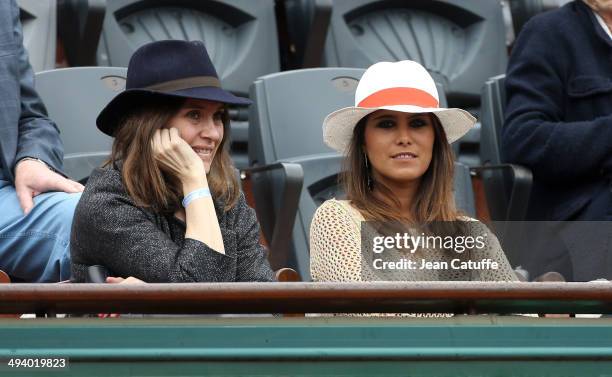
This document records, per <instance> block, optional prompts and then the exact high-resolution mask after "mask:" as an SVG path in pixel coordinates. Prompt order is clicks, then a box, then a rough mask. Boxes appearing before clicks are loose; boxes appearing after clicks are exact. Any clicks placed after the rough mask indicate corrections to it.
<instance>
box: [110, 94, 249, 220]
mask: <svg viewBox="0 0 612 377" xmlns="http://www.w3.org/2000/svg"><path fill="white" fill-rule="evenodd" d="M185 101H186V100H185V99H183V98H179V97H176V98H175V97H168V96H159V97H156V96H150V97H147V99H146V102H144V101H142V102H141V103H138V104H136V105H135V106H134V110H132V111H130V112H129V113H128V114H127V115H126V116H124V117H123V118H122V120H121V121H120V122H119V125H118V126H117V130H116V131H115V133H114V135H113V136H114V137H115V140H114V142H113V150H112V153H111V157H110V159H109V160H108V161H107V163H106V165H109V164H111V163H112V164H113V165H114V166H118V165H119V164H121V165H122V166H121V176H122V179H123V184H124V185H125V188H126V191H127V193H128V194H129V195H130V197H131V198H132V199H133V200H134V202H135V203H136V205H138V206H141V207H148V208H152V209H153V210H154V211H156V212H171V213H172V212H174V211H176V210H177V209H179V208H180V203H181V200H182V198H183V191H182V187H181V184H180V182H179V180H178V178H177V177H175V176H173V175H171V174H168V173H167V172H165V171H164V170H162V169H161V167H160V165H159V163H158V162H157V160H156V159H155V158H154V157H153V150H152V147H151V140H152V139H153V135H154V133H155V131H156V130H159V129H161V128H163V127H164V126H166V125H167V124H168V122H169V121H170V119H172V117H173V116H175V115H176V114H177V113H178V111H179V110H180V109H181V107H182V106H183V104H184V103H185ZM229 137H230V127H229V115H228V111H227V109H225V111H224V112H223V139H222V140H221V143H220V145H219V148H218V149H217V153H216V155H215V157H214V159H213V161H212V164H211V166H210V171H209V173H208V175H207V178H208V186H209V188H210V191H211V193H212V195H213V198H215V199H220V200H222V201H223V202H224V203H225V207H224V210H225V211H228V210H230V209H231V208H233V207H234V206H235V205H236V202H237V201H238V198H239V195H240V189H239V186H238V180H237V179H236V175H235V174H234V167H233V164H232V161H231V158H230V156H229V152H228V150H227V149H228V145H229V143H228V142H227V141H228V139H229Z"/></svg>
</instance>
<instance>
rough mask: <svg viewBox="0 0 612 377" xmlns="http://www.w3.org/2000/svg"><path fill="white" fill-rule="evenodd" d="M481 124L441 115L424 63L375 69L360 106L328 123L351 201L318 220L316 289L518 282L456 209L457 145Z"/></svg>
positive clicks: (447, 112)
mask: <svg viewBox="0 0 612 377" xmlns="http://www.w3.org/2000/svg"><path fill="white" fill-rule="evenodd" d="M475 121H476V119H474V117H473V116H471V115H470V114H469V113H468V112H467V111H465V110H461V109H447V108H441V107H440V106H439V99H438V91H437V89H436V85H435V82H434V81H433V79H432V78H431V76H430V75H429V73H428V72H427V71H426V70H425V68H423V67H422V66H421V65H420V64H418V63H416V62H413V61H408V60H406V61H400V62H394V63H391V62H381V63H377V64H374V65H373V66H371V67H370V68H368V69H367V71H366V72H365V73H364V75H363V77H362V78H361V80H360V81H359V84H358V86H357V90H356V93H355V106H353V107H347V108H344V109H340V110H337V111H335V112H333V113H331V114H329V115H328V116H327V117H326V118H325V120H324V122H323V138H324V141H325V143H326V144H327V145H328V146H330V147H331V148H333V149H335V150H336V151H338V152H340V153H342V154H343V155H344V156H345V166H344V169H343V174H342V176H341V183H342V184H343V187H344V190H345V193H346V195H347V200H336V199H333V200H328V201H326V202H325V203H323V204H322V205H321V207H319V208H318V209H317V211H316V213H315V215H314V218H313V221H312V224H311V228H310V262H311V263H310V270H311V275H312V278H313V280H315V281H371V280H401V281H431V280H494V281H496V280H506V281H512V280H517V278H516V276H515V274H514V272H513V271H512V268H511V267H510V264H509V263H508V260H507V258H506V256H505V254H504V252H503V250H502V249H501V247H500V245H499V242H498V240H497V238H496V237H495V235H494V234H492V233H491V232H490V231H488V229H487V228H486V226H484V225H483V224H481V223H480V222H478V221H476V220H474V219H471V218H469V217H467V216H465V215H463V214H462V213H461V212H460V211H459V210H457V208H456V207H455V201H454V198H453V192H452V190H453V168H454V163H453V153H452V150H451V147H450V143H452V142H454V141H456V140H457V139H459V138H460V137H461V136H463V135H465V134H466V133H467V132H468V130H469V129H470V128H471V127H472V126H473V125H474V123H475ZM366 221H370V222H371V221H375V222H377V224H373V225H372V227H370V226H364V224H366V223H364V222H366ZM370 224H372V223H370ZM398 235H399V236H400V238H399V239H398V237H397V236H398ZM442 236H443V237H442ZM438 237H440V238H438ZM449 237H450V238H449Z"/></svg>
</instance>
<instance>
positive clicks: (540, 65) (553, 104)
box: [502, 16, 612, 183]
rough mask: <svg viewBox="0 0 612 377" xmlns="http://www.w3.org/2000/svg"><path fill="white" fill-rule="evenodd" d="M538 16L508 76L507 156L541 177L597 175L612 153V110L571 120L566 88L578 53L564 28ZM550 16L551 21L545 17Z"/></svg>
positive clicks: (528, 26)
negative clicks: (595, 117)
mask: <svg viewBox="0 0 612 377" xmlns="http://www.w3.org/2000/svg"><path fill="white" fill-rule="evenodd" d="M541 21H542V20H541V18H540V17H537V16H536V17H535V18H534V19H532V20H531V21H530V22H528V23H527V24H526V25H525V27H524V29H523V30H522V31H521V34H520V35H519V38H518V39H517V41H516V44H515V47H514V49H513V51H512V56H511V58H510V61H509V64H508V72H507V76H506V93H507V108H506V119H505V125H504V128H503V132H502V151H503V155H504V159H505V160H506V161H509V162H512V163H518V164H523V165H526V166H528V167H529V168H531V169H532V170H533V172H534V174H535V175H536V176H537V177H538V179H540V180H544V181H548V182H550V183H560V182H562V181H566V180H567V179H579V178H580V177H581V176H583V175H593V174H594V173H598V172H600V171H601V169H602V167H604V166H606V165H607V164H608V163H609V160H610V159H611V156H612V148H610V142H611V141H612V123H611V122H612V114H611V115H607V116H603V117H600V118H597V119H593V120H588V121H579V122H567V121H565V120H564V119H566V117H565V113H566V112H567V111H572V109H568V108H567V106H566V104H565V99H566V96H565V92H566V91H567V89H568V88H567V85H568V83H566V82H564V77H568V74H569V73H568V72H569V70H570V69H571V65H572V59H573V57H572V56H571V55H570V54H569V53H568V49H570V51H571V46H568V45H567V44H568V43H567V42H566V40H567V39H568V38H569V36H565V35H564V34H563V32H564V31H566V30H567V28H564V29H561V30H559V29H560V28H559V27H558V25H557V27H556V26H555V25H550V22H541ZM545 21H550V20H548V19H546V20H545Z"/></svg>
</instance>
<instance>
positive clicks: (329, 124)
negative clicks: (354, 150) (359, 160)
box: [323, 105, 476, 154]
mask: <svg viewBox="0 0 612 377" xmlns="http://www.w3.org/2000/svg"><path fill="white" fill-rule="evenodd" d="M377 110H391V111H400V112H403V113H413V114H415V113H434V114H435V115H436V116H437V117H438V119H439V120H440V123H441V124H442V127H443V128H444V132H445V133H446V139H447V142H448V143H449V144H450V143H453V142H455V141H457V140H458V139H460V138H461V137H462V136H463V135H465V134H466V133H467V132H468V131H469V130H470V129H471V128H472V127H473V126H474V124H476V118H474V117H473V116H472V115H471V114H470V113H469V112H467V111H465V110H462V109H456V108H448V109H447V108H423V107H418V106H408V105H398V106H383V107H376V108H364V107H345V108H343V109H340V110H336V111H334V112H333V113H331V114H329V115H328V116H327V117H325V120H324V121H323V141H324V142H325V144H327V145H328V146H329V147H331V148H333V149H335V150H336V151H338V152H340V153H342V154H346V152H347V149H348V146H349V143H350V140H351V138H352V137H353V129H354V128H355V125H357V123H358V122H359V121H360V120H361V119H363V117H365V116H366V115H369V114H371V113H373V112H375V111H377Z"/></svg>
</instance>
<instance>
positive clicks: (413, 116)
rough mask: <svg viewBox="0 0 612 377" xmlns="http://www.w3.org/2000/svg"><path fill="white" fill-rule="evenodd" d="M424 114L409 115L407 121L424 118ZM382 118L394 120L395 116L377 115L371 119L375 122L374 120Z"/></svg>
mask: <svg viewBox="0 0 612 377" xmlns="http://www.w3.org/2000/svg"><path fill="white" fill-rule="evenodd" d="M425 115H426V114H425V113H423V114H412V115H410V117H409V118H408V119H412V118H417V117H424V116H425ZM382 118H395V115H392V114H381V115H377V116H375V117H373V118H372V120H376V119H382Z"/></svg>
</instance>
